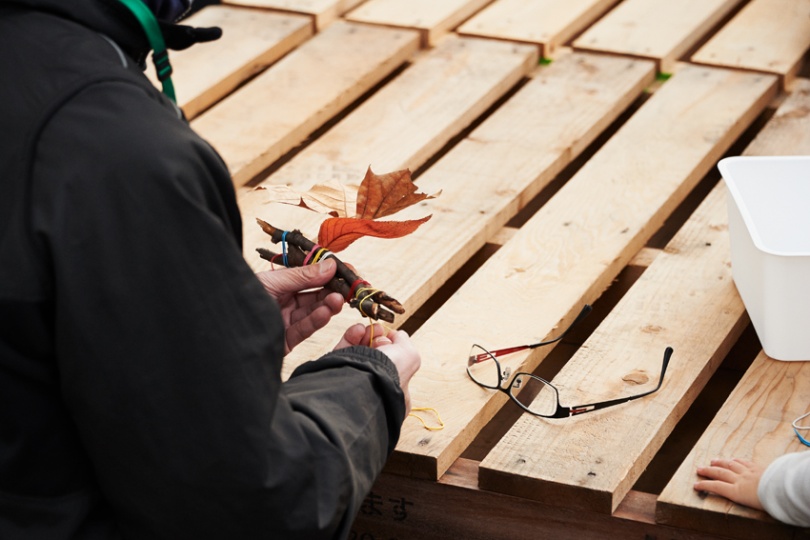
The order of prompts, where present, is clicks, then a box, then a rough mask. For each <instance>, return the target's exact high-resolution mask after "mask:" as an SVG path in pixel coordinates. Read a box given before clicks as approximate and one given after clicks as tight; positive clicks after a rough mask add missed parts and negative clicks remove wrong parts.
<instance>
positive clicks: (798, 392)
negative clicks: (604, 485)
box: [656, 353, 810, 540]
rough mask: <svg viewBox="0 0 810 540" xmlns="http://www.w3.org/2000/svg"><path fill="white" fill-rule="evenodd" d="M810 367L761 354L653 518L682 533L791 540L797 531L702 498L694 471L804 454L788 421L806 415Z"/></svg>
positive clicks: (761, 514) (757, 513)
mask: <svg viewBox="0 0 810 540" xmlns="http://www.w3.org/2000/svg"><path fill="white" fill-rule="evenodd" d="M808 402H810V364H808V363H807V362H779V361H777V360H772V359H770V358H768V356H766V355H765V353H761V354H760V355H759V356H758V357H757V358H756V360H754V363H753V364H752V365H751V367H750V368H749V369H748V370H747V371H746V373H745V375H744V376H743V378H742V380H741V381H740V382H739V383H738V384H737V387H736V388H735V389H734V391H733V392H732V393H731V395H730V396H729V397H728V399H727V400H726V403H725V404H724V405H723V407H722V408H721V409H720V411H719V412H718V413H717V416H715V418H714V420H712V423H711V424H710V425H709V427H708V428H707V429H706V431H705V433H704V434H703V436H702V437H701V438H700V440H699V441H698V443H697V444H696V445H695V447H694V448H693V449H692V451H691V452H690V453H689V456H688V457H687V458H686V459H685V460H684V462H683V464H681V466H680V468H679V469H678V472H677V473H675V476H674V477H673V478H672V480H671V481H670V482H669V484H667V487H666V488H665V489H664V491H663V492H662V493H661V496H660V497H659V498H658V503H657V510H656V519H657V521H658V522H660V523H664V524H668V525H672V526H677V527H680V528H684V529H696V530H699V531H707V532H710V533H711V532H718V531H723V532H725V533H726V534H729V535H733V536H734V537H735V538H740V539H751V540H755V539H759V538H769V539H774V540H776V539H779V538H793V535H794V531H795V527H789V526H787V525H784V524H781V523H778V522H776V521H775V520H774V519H772V518H770V517H768V516H767V515H766V514H765V513H764V512H760V511H758V510H754V509H751V508H747V507H745V506H742V505H738V504H734V503H732V502H731V501H729V500H728V499H724V498H722V497H714V496H708V497H705V498H701V497H700V496H699V495H698V493H697V492H695V490H694V489H693V488H692V486H693V485H694V483H695V482H696V481H697V480H698V476H697V474H696V473H695V470H696V469H697V467H699V466H705V465H708V464H709V461H710V460H712V459H713V458H715V457H727V458H731V457H740V458H743V459H750V460H752V461H756V462H758V463H762V464H763V465H767V464H768V463H770V462H772V461H773V460H774V459H776V458H777V457H779V456H781V455H782V454H786V453H789V452H799V451H802V450H804V449H805V447H804V446H803V445H802V443H801V442H800V441H799V440H798V438H797V437H796V434H795V433H794V432H793V428H792V427H791V425H790V424H791V422H792V421H793V419H794V418H796V417H797V416H799V415H801V414H804V413H805V412H807V403H808Z"/></svg>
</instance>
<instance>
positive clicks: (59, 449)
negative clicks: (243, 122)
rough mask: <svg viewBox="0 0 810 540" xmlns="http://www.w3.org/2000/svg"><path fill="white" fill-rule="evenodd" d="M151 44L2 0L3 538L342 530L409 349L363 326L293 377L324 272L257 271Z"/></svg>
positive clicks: (108, 2) (327, 265)
mask: <svg viewBox="0 0 810 540" xmlns="http://www.w3.org/2000/svg"><path fill="white" fill-rule="evenodd" d="M149 5H150V8H151V10H152V12H153V13H156V14H158V15H159V16H160V18H161V19H162V21H163V22H161V29H162V33H163V35H164V37H165V39H166V42H167V43H168V44H169V45H170V46H172V45H176V46H177V45H178V44H179V46H185V45H188V44H190V43H189V42H190V41H193V40H194V39H196V38H199V37H205V36H207V35H209V34H210V32H209V33H205V32H197V31H195V30H192V29H188V28H181V27H179V26H176V25H174V24H169V23H167V22H166V21H170V20H175V19H176V18H177V17H178V16H180V15H181V14H182V13H183V12H185V9H186V8H187V7H188V6H183V5H182V2H178V1H177V0H165V1H163V2H160V1H159V0H150V4H149ZM149 49H150V46H149V44H148V43H147V39H146V37H145V34H144V31H143V29H142V28H141V26H140V25H139V23H138V22H137V20H136V18H135V17H134V16H133V15H132V13H131V12H130V11H128V9H126V8H125V7H124V6H123V5H122V4H121V3H120V2H119V1H118V0H70V1H65V0H0V81H2V83H1V84H0V539H3V540H6V539H8V540H24V539H27V538H48V539H51V538H53V539H59V538H76V539H109V538H137V539H151V538H166V539H184V538H193V539H207V538H217V539H226V538H227V539H240V540H243V539H251V538H263V539H266V538H331V537H346V536H347V535H348V534H349V529H350V527H351V524H352V521H353V519H354V516H355V515H356V513H357V511H358V509H359V507H360V505H361V503H362V501H363V499H364V497H365V496H366V494H367V493H368V491H369V489H370V488H371V485H372V483H373V481H374V479H375V477H376V476H377V474H378V473H379V472H380V470H381V469H382V467H383V464H384V463H385V461H386V459H387V457H388V456H389V454H390V453H391V452H392V450H393V448H394V447H395V445H396V442H397V440H398V437H399V430H400V426H401V424H402V421H403V419H404V418H405V415H406V413H407V410H408V404H407V385H408V381H409V379H410V377H411V376H412V375H413V374H414V372H415V371H416V370H417V369H418V368H419V363H420V360H419V355H418V353H417V351H416V350H415V349H414V347H413V346H412V344H411V342H410V341H409V338H408V336H407V335H406V334H405V333H403V332H391V333H389V334H388V335H386V336H380V334H381V330H380V329H379V328H377V329H376V331H375V334H376V335H378V336H380V337H379V338H378V341H377V342H376V343H375V344H374V346H373V347H369V346H365V345H361V344H366V345H368V342H367V341H366V340H368V339H369V337H370V332H369V329H368V328H366V327H364V326H363V325H360V324H358V325H355V326H353V327H351V328H349V329H347V330H346V333H345V335H344V337H343V339H342V340H341V341H340V343H339V344H338V345H337V347H336V348H335V350H334V351H333V352H331V353H328V354H326V355H325V356H323V357H322V358H319V359H317V360H314V361H311V362H307V363H304V364H302V365H301V366H299V367H298V369H296V370H295V371H294V372H293V373H292V375H291V376H290V377H289V379H288V380H287V381H286V382H282V378H281V365H282V361H283V357H284V355H285V354H286V352H287V351H288V350H289V349H292V348H293V347H295V346H296V345H297V344H298V343H300V342H301V340H303V339H306V338H307V337H309V336H310V335H311V334H312V333H313V332H314V331H316V330H317V329H318V328H320V327H322V326H323V325H324V324H326V322H327V321H329V320H330V318H331V317H332V316H333V315H334V314H335V313H337V312H338V311H339V309H340V308H341V305H342V299H341V298H340V297H339V296H337V295H335V294H334V293H333V294H332V295H329V294H326V292H324V291H323V290H320V291H315V292H307V293H300V292H299V291H302V290H305V289H310V288H313V287H315V288H318V287H320V286H322V285H323V284H324V283H326V282H327V281H328V280H329V279H330V277H331V276H332V275H333V274H334V271H335V268H334V261H331V260H329V259H327V260H326V261H325V262H322V263H318V264H317V265H312V266H308V267H306V268H301V269H284V270H277V271H275V272H268V273H263V274H259V275H258V276H257V275H256V274H254V273H253V272H252V271H251V270H250V268H249V266H248V265H247V263H246V262H245V260H244V258H243V257H242V246H241V242H242V240H241V231H242V222H241V217H240V214H239V211H238V208H237V205H236V199H235V194H234V189H233V185H232V182H231V179H230V177H229V174H228V171H227V169H226V167H225V165H224V163H223V162H222V160H221V158H220V157H219V156H218V155H217V153H216V152H215V151H214V150H213V149H212V148H211V147H210V146H209V145H208V144H207V143H206V142H205V141H203V140H202V139H200V137H198V136H197V135H196V134H195V133H194V132H193V131H192V130H191V129H190V127H189V125H188V123H187V122H186V121H185V120H184V119H183V117H182V114H180V112H179V109H177V107H176V106H175V105H174V103H173V102H172V101H171V100H170V99H167V97H166V96H164V95H163V94H161V93H160V91H158V90H157V89H155V88H154V87H153V86H152V85H151V84H150V83H149V82H148V80H147V79H146V78H145V76H144V74H143V61H144V58H145V57H146V54H147V52H148V51H149ZM268 293H269V294H268Z"/></svg>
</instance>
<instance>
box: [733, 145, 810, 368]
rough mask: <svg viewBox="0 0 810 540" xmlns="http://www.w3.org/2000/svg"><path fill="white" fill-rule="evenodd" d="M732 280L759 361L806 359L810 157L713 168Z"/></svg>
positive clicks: (737, 161)
mask: <svg viewBox="0 0 810 540" xmlns="http://www.w3.org/2000/svg"><path fill="white" fill-rule="evenodd" d="M717 166H718V168H719V169H720V173H721V174H722V175H723V179H724V180H725V183H726V187H727V188H728V228H729V234H730V237H731V273H732V276H733V277H734V283H735V284H736V285H737V290H738V291H739V292H740V296H741V297H742V300H743V303H744V304H745V308H746V310H747V311H748V315H749V316H750V317H751V322H752V323H753V325H754V330H756V333H757V336H758V337H759V340H760V342H761V343H762V348H763V349H764V350H765V354H767V355H768V356H770V357H771V358H774V359H777V360H810V156H778V157H760V156H750V157H749V156H740V157H729V158H726V159H723V160H721V161H720V162H719V163H718V165H717Z"/></svg>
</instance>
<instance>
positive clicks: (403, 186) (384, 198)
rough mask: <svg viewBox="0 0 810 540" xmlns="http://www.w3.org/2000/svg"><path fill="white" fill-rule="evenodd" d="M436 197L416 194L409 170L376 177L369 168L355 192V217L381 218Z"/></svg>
mask: <svg viewBox="0 0 810 540" xmlns="http://www.w3.org/2000/svg"><path fill="white" fill-rule="evenodd" d="M436 196H438V193H437V194H436V195H426V194H425V193H416V184H414V183H413V180H411V171H410V170H409V169H403V170H401V171H395V172H391V173H388V174H383V175H379V176H378V175H376V174H374V172H372V170H371V167H369V168H368V170H367V171H366V176H365V178H363V181H362V182H361V183H360V189H359V190H358V192H357V210H356V216H357V217H358V218H360V219H376V218H382V217H385V216H390V215H391V214H394V213H396V212H399V211H400V210H402V209H404V208H407V207H409V206H412V205H414V204H416V203H418V202H421V201H423V200H425V199H433V198H434V197H436Z"/></svg>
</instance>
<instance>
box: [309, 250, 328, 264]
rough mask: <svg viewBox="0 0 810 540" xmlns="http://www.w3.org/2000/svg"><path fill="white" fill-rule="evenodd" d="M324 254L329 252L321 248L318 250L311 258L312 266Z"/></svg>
mask: <svg viewBox="0 0 810 540" xmlns="http://www.w3.org/2000/svg"><path fill="white" fill-rule="evenodd" d="M325 253H329V250H327V249H326V248H321V249H319V250H318V252H317V253H316V254H315V256H314V257H313V258H312V264H315V263H316V262H318V260H319V259H320V258H321V257H322V256H323V255H324V254H325Z"/></svg>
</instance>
